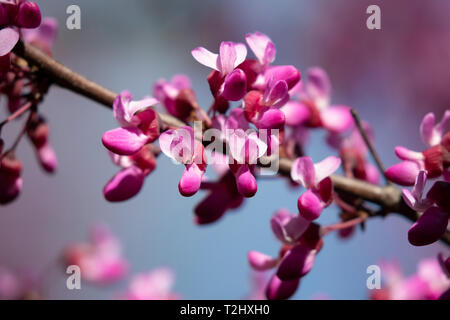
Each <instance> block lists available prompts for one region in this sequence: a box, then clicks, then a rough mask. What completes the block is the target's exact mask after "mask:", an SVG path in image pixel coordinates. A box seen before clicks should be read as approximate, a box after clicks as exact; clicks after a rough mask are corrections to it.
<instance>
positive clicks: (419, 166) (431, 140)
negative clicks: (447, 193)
mask: <svg viewBox="0 0 450 320" xmlns="http://www.w3.org/2000/svg"><path fill="white" fill-rule="evenodd" d="M449 123H450V110H447V111H446V112H445V114H444V116H443V118H442V120H441V122H439V123H438V124H436V123H435V116H434V114H433V113H429V114H427V115H426V116H425V117H424V119H423V121H422V124H421V125H420V133H421V136H422V139H423V141H424V142H425V144H426V145H427V146H428V147H429V149H427V150H425V151H424V152H416V151H412V150H409V149H407V148H405V147H401V146H398V147H396V148H395V154H396V155H397V157H398V158H399V159H400V160H402V162H400V163H398V164H396V165H394V166H392V167H390V168H388V169H387V170H386V177H387V178H388V179H389V180H391V181H392V182H394V183H397V184H399V185H403V186H412V185H414V183H415V180H416V177H417V175H418V174H419V171H420V170H425V171H426V172H427V175H428V177H429V178H439V177H440V176H441V175H444V176H448V170H449V169H448V168H449V166H450V134H449V133H447V134H446V132H447V131H446V129H447V127H448V125H449Z"/></svg>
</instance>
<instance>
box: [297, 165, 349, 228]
mask: <svg viewBox="0 0 450 320" xmlns="http://www.w3.org/2000/svg"><path fill="white" fill-rule="evenodd" d="M340 165H341V159H339V158H337V157H328V158H326V159H325V160H323V161H322V162H319V163H317V164H313V162H312V160H311V158H309V157H302V158H298V159H297V160H295V161H294V163H293V165H292V169H291V178H292V180H293V181H296V182H298V183H300V184H301V185H302V186H303V187H305V188H306V189H307V191H306V192H305V193H304V194H303V195H301V196H300V197H299V199H298V209H299V212H300V215H301V216H303V217H304V218H305V219H308V220H310V221H313V220H316V219H317V218H319V216H320V214H321V213H322V210H323V209H324V208H326V207H327V206H329V205H330V203H331V200H332V190H333V184H332V182H331V179H330V175H331V174H333V173H334V172H335V171H336V170H337V169H338V168H339V166H340Z"/></svg>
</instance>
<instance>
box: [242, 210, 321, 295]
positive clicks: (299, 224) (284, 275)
mask: <svg viewBox="0 0 450 320" xmlns="http://www.w3.org/2000/svg"><path fill="white" fill-rule="evenodd" d="M271 226H272V231H273V232H274V234H275V236H276V237H277V238H278V239H279V240H280V241H281V242H282V243H283V246H282V248H281V250H280V254H279V256H278V257H277V258H272V257H270V256H268V255H266V254H264V253H261V252H258V251H251V252H249V254H248V261H249V264H250V266H251V267H252V268H253V269H254V270H256V271H266V270H270V269H273V268H277V273H276V274H275V275H274V276H273V277H272V279H271V280H270V281H269V283H268V285H267V289H266V296H267V298H268V299H270V300H274V299H288V298H289V297H290V296H292V295H293V294H294V293H295V291H296V290H297V287H298V284H299V282H300V279H301V278H302V277H304V276H305V275H306V274H308V273H309V272H310V271H311V269H312V267H313V265H314V261H315V257H316V254H317V253H318V251H320V250H321V248H322V245H323V241H322V239H321V235H320V227H319V226H318V225H316V224H313V223H311V222H309V221H308V220H306V219H303V218H302V217H301V216H295V215H293V214H290V213H289V212H288V211H286V210H279V211H278V212H277V213H276V214H275V216H274V217H273V218H272V220H271Z"/></svg>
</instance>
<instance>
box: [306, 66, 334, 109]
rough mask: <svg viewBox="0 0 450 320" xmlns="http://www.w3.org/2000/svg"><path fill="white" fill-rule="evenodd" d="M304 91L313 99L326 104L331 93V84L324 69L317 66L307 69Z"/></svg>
mask: <svg viewBox="0 0 450 320" xmlns="http://www.w3.org/2000/svg"><path fill="white" fill-rule="evenodd" d="M305 91H306V93H307V95H308V96H309V97H310V98H311V99H312V100H313V101H323V102H324V103H325V104H326V105H328V102H329V99H330V95H331V84H330V79H329V78H328V74H327V73H326V71H325V70H323V69H322V68H317V67H315V68H311V69H309V70H308V81H306V85H305Z"/></svg>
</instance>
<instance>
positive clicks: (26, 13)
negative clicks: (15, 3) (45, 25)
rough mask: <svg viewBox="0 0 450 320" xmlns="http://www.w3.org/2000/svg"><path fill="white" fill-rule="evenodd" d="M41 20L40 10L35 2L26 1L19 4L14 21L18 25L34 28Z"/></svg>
mask: <svg viewBox="0 0 450 320" xmlns="http://www.w3.org/2000/svg"><path fill="white" fill-rule="evenodd" d="M41 20H42V16H41V10H40V9H39V6H38V5H37V4H36V3H34V2H32V1H27V2H24V3H22V4H21V5H20V7H19V12H18V13H17V21H16V23H17V25H18V26H19V27H22V28H28V29H34V28H37V27H39V26H40V25H41Z"/></svg>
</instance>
